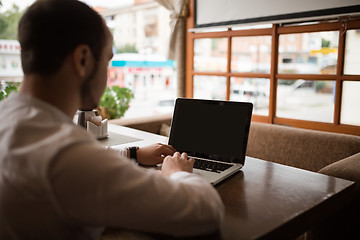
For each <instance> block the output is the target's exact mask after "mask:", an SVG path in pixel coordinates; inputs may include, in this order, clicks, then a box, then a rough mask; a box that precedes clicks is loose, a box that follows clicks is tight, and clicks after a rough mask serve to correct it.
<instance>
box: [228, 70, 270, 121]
mask: <svg viewBox="0 0 360 240" xmlns="http://www.w3.org/2000/svg"><path fill="white" fill-rule="evenodd" d="M230 88H231V90H230V100H232V101H238V102H252V103H253V104H254V108H253V113H254V114H257V115H265V116H268V115H269V95H270V80H269V79H266V78H235V77H233V78H231V85H230Z"/></svg>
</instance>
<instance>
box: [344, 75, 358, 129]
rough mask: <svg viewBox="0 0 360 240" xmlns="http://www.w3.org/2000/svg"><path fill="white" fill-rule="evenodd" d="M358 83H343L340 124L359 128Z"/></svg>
mask: <svg viewBox="0 0 360 240" xmlns="http://www.w3.org/2000/svg"><path fill="white" fill-rule="evenodd" d="M359 93H360V82H350V81H344V83H343V90H342V101H341V121H340V122H341V123H343V124H350V125H357V126H360V94H359Z"/></svg>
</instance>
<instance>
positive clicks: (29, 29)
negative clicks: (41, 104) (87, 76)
mask: <svg viewBox="0 0 360 240" xmlns="http://www.w3.org/2000/svg"><path fill="white" fill-rule="evenodd" d="M18 30H19V35H18V39H19V42H20V45H21V62H22V68H23V71H24V73H25V74H30V73H37V74H41V75H50V74H53V73H55V72H57V71H58V70H59V69H60V67H61V66H62V64H63V62H64V60H65V58H66V57H67V56H68V54H70V53H71V52H72V51H73V50H74V49H75V48H76V47H77V46H78V45H80V44H86V45H88V46H89V48H90V49H91V51H92V54H93V56H94V58H95V59H96V60H99V58H100V55H101V53H102V50H103V48H104V47H105V42H106V38H107V36H106V26H105V23H104V20H103V19H102V17H101V16H100V15H99V14H98V13H97V12H95V11H94V10H93V9H91V8H90V7H89V6H88V5H86V4H84V3H82V2H79V1H77V0H38V1H36V2H35V3H34V4H33V5H31V6H30V7H29V9H28V10H27V11H26V12H25V14H24V15H23V17H22V18H21V20H20V23H19V28H18Z"/></svg>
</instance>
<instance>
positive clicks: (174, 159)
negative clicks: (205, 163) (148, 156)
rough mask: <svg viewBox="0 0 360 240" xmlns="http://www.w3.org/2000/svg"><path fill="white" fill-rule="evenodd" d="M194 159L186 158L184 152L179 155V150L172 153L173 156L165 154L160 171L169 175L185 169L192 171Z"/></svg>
mask: <svg viewBox="0 0 360 240" xmlns="http://www.w3.org/2000/svg"><path fill="white" fill-rule="evenodd" d="M194 162H195V159H193V158H190V159H188V155H187V154H186V153H182V154H181V155H180V153H179V152H176V153H174V155H173V156H167V157H166V158H165V159H164V162H163V164H162V167H161V173H162V174H163V175H164V176H170V175H171V174H173V173H175V172H179V171H185V172H189V173H192V171H193V167H194Z"/></svg>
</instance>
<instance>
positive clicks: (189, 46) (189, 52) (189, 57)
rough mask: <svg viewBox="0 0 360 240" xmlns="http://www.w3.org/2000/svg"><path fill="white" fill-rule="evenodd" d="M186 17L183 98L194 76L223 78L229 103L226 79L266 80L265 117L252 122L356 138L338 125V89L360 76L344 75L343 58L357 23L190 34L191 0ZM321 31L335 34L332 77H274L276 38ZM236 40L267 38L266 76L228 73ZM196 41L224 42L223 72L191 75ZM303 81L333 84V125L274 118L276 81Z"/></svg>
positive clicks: (356, 131) (357, 130)
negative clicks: (268, 62)
mask: <svg viewBox="0 0 360 240" xmlns="http://www.w3.org/2000/svg"><path fill="white" fill-rule="evenodd" d="M189 3H190V4H189V5H190V6H189V17H188V18H187V32H186V85H185V94H186V97H188V98H192V97H193V95H194V82H193V79H194V76H196V75H197V76H201V75H206V76H223V77H226V100H229V99H230V79H231V77H249V78H255V77H256V78H268V79H270V96H269V115H268V116H260V115H255V114H254V115H253V117H252V120H253V121H257V122H264V123H270V124H282V125H289V126H293V127H300V128H307V129H314V130H321V131H328V132H338V133H346V134H353V135H358V136H360V126H353V125H346V124H341V123H340V115H341V97H342V85H343V82H344V81H359V82H360V75H344V73H343V69H344V55H345V41H346V31H347V30H352V29H360V20H344V21H334V22H323V23H315V24H308V25H294V26H291V25H285V26H280V25H278V24H273V25H272V28H265V29H248V30H232V29H231V28H228V29H227V30H225V31H221V32H193V31H189V29H193V28H194V0H190V1H189ZM322 31H339V42H338V60H337V69H336V74H326V75H325V74H283V73H277V69H278V56H279V54H278V47H279V35H281V34H294V33H309V32H322ZM239 36H249V37H250V36H271V37H272V42H271V69H270V73H269V74H264V73H246V72H244V73H243V72H241V73H239V72H231V49H232V48H231V47H232V46H231V44H232V37H239ZM200 38H227V41H228V49H227V66H226V72H197V71H194V68H193V66H194V41H195V39H200ZM299 78H301V79H304V80H319V81H321V80H332V81H335V83H336V89H335V104H334V119H333V123H324V122H316V121H307V120H299V119H290V118H281V117H277V116H276V96H277V95H276V89H277V81H278V79H290V80H292V79H293V80H296V79H299Z"/></svg>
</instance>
